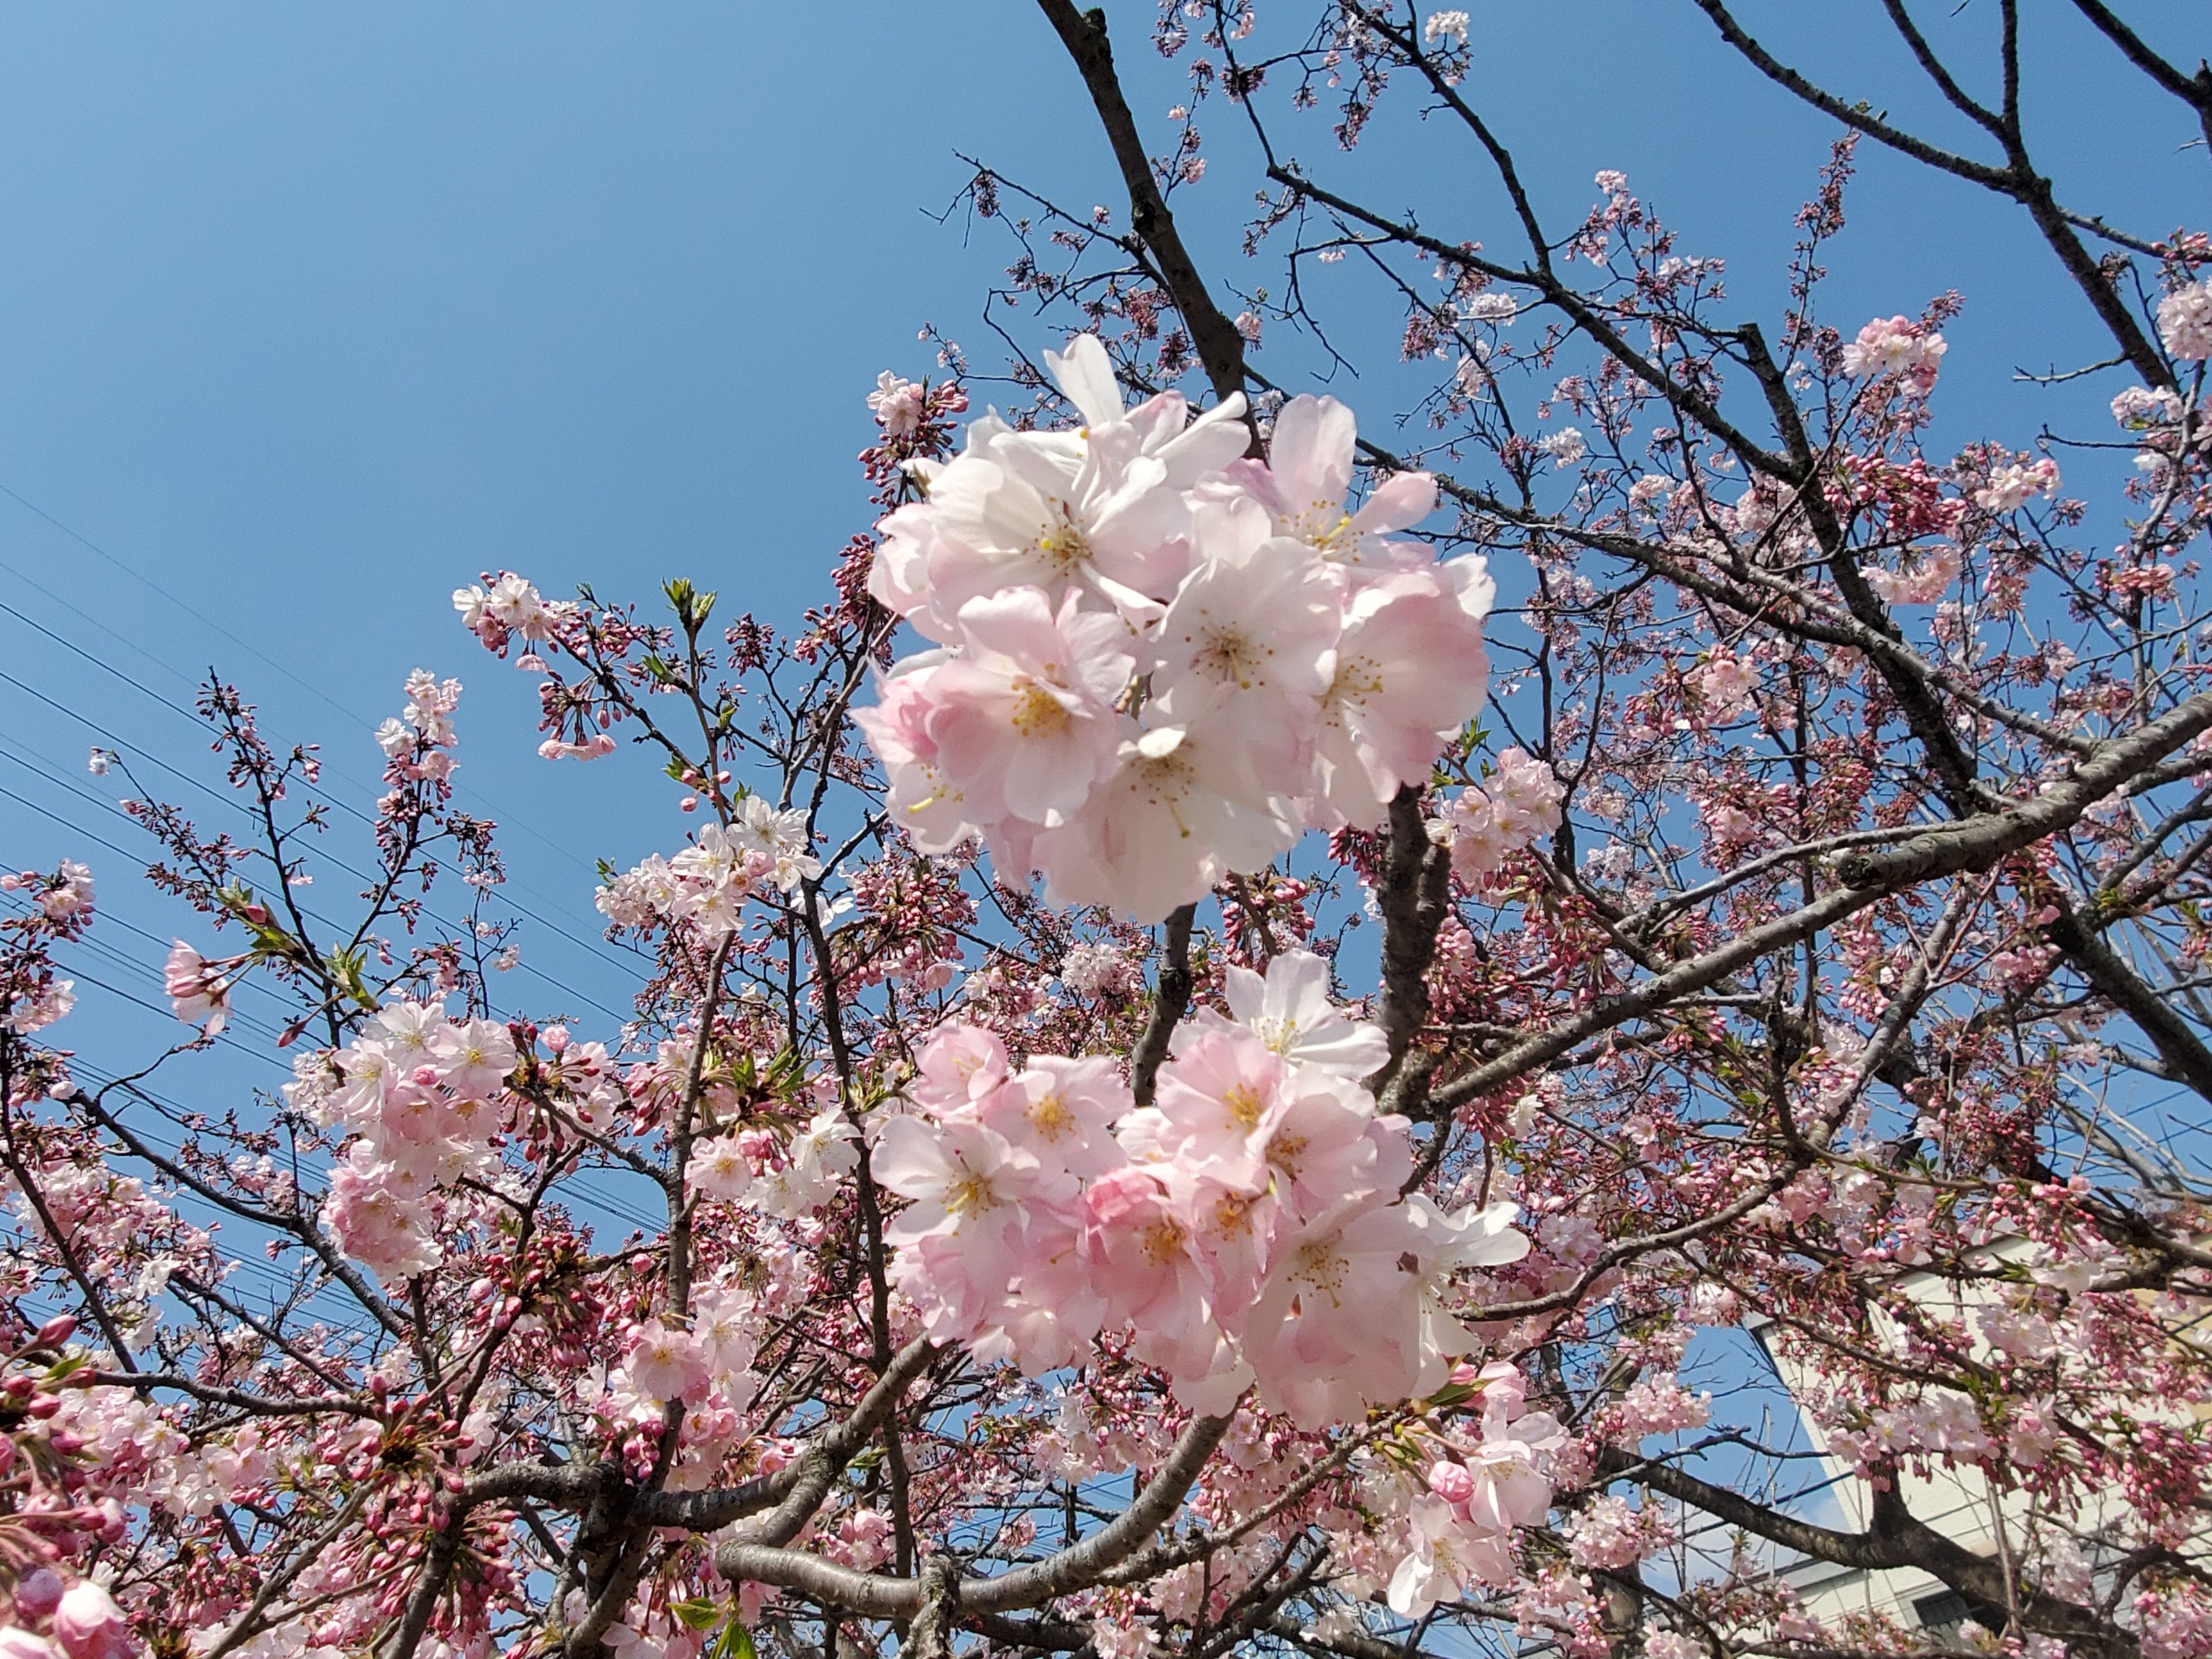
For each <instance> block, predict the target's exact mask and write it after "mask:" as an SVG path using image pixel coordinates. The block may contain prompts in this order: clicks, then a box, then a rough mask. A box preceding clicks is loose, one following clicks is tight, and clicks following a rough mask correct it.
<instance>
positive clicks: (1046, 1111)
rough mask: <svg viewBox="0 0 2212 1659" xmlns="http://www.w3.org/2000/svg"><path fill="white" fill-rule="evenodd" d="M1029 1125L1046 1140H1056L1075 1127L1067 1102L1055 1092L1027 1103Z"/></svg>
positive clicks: (1073, 1117)
mask: <svg viewBox="0 0 2212 1659" xmlns="http://www.w3.org/2000/svg"><path fill="white" fill-rule="evenodd" d="M1028 1117H1029V1127H1030V1128H1032V1129H1034V1130H1036V1131H1037V1133H1038V1134H1040V1135H1042V1136H1044V1137H1045V1139H1046V1140H1047V1141H1057V1140H1059V1139H1060V1137H1061V1136H1063V1135H1065V1134H1067V1133H1068V1132H1069V1131H1070V1130H1071V1129H1073V1128H1074V1127H1075V1114H1074V1113H1072V1112H1070V1111H1069V1110H1068V1106H1067V1103H1066V1102H1065V1101H1063V1100H1062V1099H1061V1098H1060V1096H1059V1095H1057V1094H1046V1095H1045V1096H1044V1097H1043V1098H1042V1099H1038V1100H1033V1101H1031V1102H1030V1103H1029V1113H1028Z"/></svg>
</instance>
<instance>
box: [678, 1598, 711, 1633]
mask: <svg viewBox="0 0 2212 1659" xmlns="http://www.w3.org/2000/svg"><path fill="white" fill-rule="evenodd" d="M668 1611H669V1612H671V1613H673V1614H675V1615H676V1617H677V1618H679V1619H681V1620H683V1621H684V1623H685V1624H688V1625H689V1626H690V1627H691V1628H692V1629H694V1630H711V1629H713V1628H714V1626H715V1625H717V1624H719V1623H721V1622H722V1609H721V1608H720V1607H719V1606H718V1605H716V1604H715V1603H714V1602H712V1601H709V1600H708V1599H706V1598H705V1597H703V1596H695V1597H693V1598H692V1599H690V1600H688V1601H671V1602H669V1603H668Z"/></svg>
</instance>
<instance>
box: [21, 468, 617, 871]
mask: <svg viewBox="0 0 2212 1659" xmlns="http://www.w3.org/2000/svg"><path fill="white" fill-rule="evenodd" d="M0 494H5V495H6V496H8V497H9V498H10V499H11V500H12V501H14V502H15V503H16V504H17V505H18V506H20V507H22V508H23V509H25V510H26V511H27V512H30V513H33V514H35V515H36V516H37V517H40V518H42V519H44V520H45V521H46V522H47V523H48V524H51V525H52V526H53V527H54V528H55V529H57V530H59V531H60V532H61V534H62V535H64V536H66V537H68V538H69V539H70V540H71V541H76V542H77V543H79V544H80V545H81V546H84V547H85V548H87V549H88V550H90V551H91V552H93V553H96V554H98V555H99V556H100V557H101V558H102V559H105V560H106V561H107V562H108V564H109V565H113V566H114V567H115V568H116V569H118V570H120V571H122V572H123V573H124V574H125V575H126V576H129V577H130V578H131V579H132V581H134V582H138V583H140V584H142V585H143V586H145V587H146V588H148V589H152V590H153V591H154V592H156V593H158V594H159V595H160V596H161V597H162V598H163V599H166V600H167V601H168V602H169V603H170V604H172V605H174V606H176V607H177V608H178V609H179V610H180V611H182V612H183V613H185V614H186V615H187V616H190V617H192V618H194V619H195V620H197V621H198V622H200V623H201V624H202V625H203V626H204V627H207V628H210V629H212V630H214V632H216V633H217V634H220V635H221V636H222V637H224V638H226V639H228V640H229V641H230V642H231V643H232V644H234V645H236V646H238V647H239V649H241V650H243V651H245V652H247V653H249V654H250V655H252V657H254V658H256V659H258V660H259V661H262V662H265V663H267V664H268V665H269V666H270V667H271V668H274V669H275V670H276V672H277V673H279V674H281V675H283V676H284V678H285V679H287V680H289V681H291V682H292V683H293V684H294V685H298V686H300V687H301V689H302V690H304V691H306V692H308V693H309V694H311V695H312V696H314V697H315V698H316V699H318V700H319V701H320V702H322V703H323V704H324V705H325V707H327V708H329V709H334V710H335V711H336V712H338V713H340V714H343V715H345V716H346V717H347V718H348V719H349V720H353V721H356V722H359V723H360V724H362V725H364V726H373V725H374V722H373V721H371V720H368V719H365V718H364V717H363V716H362V714H361V713H360V712H359V711H358V710H356V709H348V708H347V707H345V706H344V705H343V704H341V703H339V702H338V701H337V700H336V699H335V698H333V697H332V696H331V695H330V694H329V693H328V692H326V691H325V690H324V689H323V688H322V687H321V686H319V685H315V684H314V683H313V682H311V681H308V680H304V679H301V677H300V676H299V675H298V674H296V673H294V672H293V671H292V670H291V669H290V668H287V667H286V666H284V664H283V663H281V662H279V661H276V659H275V658H274V657H271V656H270V655H269V654H268V653H267V652H265V651H263V650H262V649H261V648H260V647H259V646H257V645H255V644H253V643H252V641H250V640H246V639H241V638H239V637H238V636H237V635H235V634H233V633H231V632H230V631H229V630H228V628H226V627H224V626H223V625H222V624H221V623H220V622H217V621H215V620H214V619H213V618H212V617H210V616H207V615H205V614H204V613H202V612H200V611H198V610H196V609H195V608H194V607H193V606H192V605H191V604H189V603H188V602H186V601H185V600H183V599H181V598H179V597H178V596H177V595H176V594H174V593H172V592H170V591H169V590H168V589H166V588H164V587H162V586H161V585H160V584H159V583H157V582H156V581H155V580H154V579H153V578H152V577H150V576H148V575H146V574H145V573H144V572H143V571H141V570H139V569H137V568H136V567H134V566H133V565H129V564H127V563H125V562H124V561H123V560H122V559H119V558H117V557H116V556H115V555H114V554H112V553H110V552H108V549H107V548H105V547H103V546H101V545H100V544H99V543H98V542H96V541H93V540H92V539H91V538H90V537H88V536H86V535H84V532H82V531H80V530H77V529H75V528H73V527H72V526H70V525H67V524H64V523H62V522H61V520H60V519H59V518H57V517H55V516H54V515H53V514H51V513H49V512H47V511H46V509H45V508H43V507H41V506H39V505H38V504H37V503H36V502H35V501H32V500H30V499H29V498H28V497H26V496H24V495H23V494H22V493H19V492H17V491H15V490H12V489H10V488H9V487H8V486H7V485H6V484H4V483H0ZM16 574H17V575H18V577H19V578H20V579H21V580H23V581H26V582H30V579H29V578H28V577H22V576H21V573H20V572H16ZM30 585H31V586H32V587H34V588H37V589H38V591H39V592H41V593H44V594H45V595H46V597H47V598H49V599H52V600H53V601H54V602H55V603H56V604H58V605H60V606H62V607H63V608H64V609H66V610H69V611H71V612H73V613H76V614H77V615H79V616H83V617H84V620H86V621H87V622H91V623H92V625H93V626H94V627H95V628H98V629H100V630H101V632H103V633H106V634H109V635H110V636H111V637H118V638H120V637H121V636H119V635H115V634H114V631H113V630H112V629H109V628H108V627H107V625H106V624H105V623H102V622H100V621H98V620H97V619H95V618H93V617H90V616H85V615H84V612H82V611H79V610H78V609H77V607H76V606H74V605H71V604H70V603H69V602H68V601H67V600H65V599H62V598H60V596H59V595H57V594H55V593H53V592H51V591H50V590H49V589H45V588H42V587H39V586H38V584H37V583H36V582H30ZM132 649H133V650H135V651H137V652H138V653H139V655H141V656H144V657H147V658H148V659H149V660H150V661H156V662H159V661H160V659H158V658H156V657H153V656H152V654H151V653H149V652H147V651H146V650H145V648H144V647H142V646H138V645H135V644H133V645H132ZM161 665H162V666H163V667H165V668H168V669H169V672H170V673H172V674H175V675H177V676H178V677H179V678H180V679H184V678H188V677H187V676H184V675H183V674H181V672H180V670H178V669H177V668H175V667H173V666H171V665H170V664H168V663H166V662H163V663H162V664H161ZM469 794H470V796H471V797H472V798H476V797H475V796H474V791H473V790H471V791H469ZM487 805H489V803H487ZM519 828H521V829H523V832H524V833H525V834H528V835H530V836H531V837H532V838H533V839H535V840H537V841H540V842H541V843H542V844H543V845H545V846H547V847H549V848H551V849H552V850H553V851H554V852H556V853H559V854H562V855H563V856H564V857H565V858H568V859H571V860H573V861H574V862H575V863H577V864H580V865H582V866H583V867H584V868H585V869H587V870H590V869H593V868H595V865H594V864H593V862H592V860H590V859H589V858H586V857H585V856H584V855H583V854H580V853H577V852H574V851H572V850H571V849H569V848H566V847H564V846H562V845H561V844H560V843H559V842H558V841H555V840H553V839H552V838H551V837H550V836H547V835H545V834H543V833H542V832H541V831H540V830H537V829H531V828H530V827H528V826H527V825H523V826H519Z"/></svg>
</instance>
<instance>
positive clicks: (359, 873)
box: [0, 605, 634, 1024]
mask: <svg viewBox="0 0 2212 1659" xmlns="http://www.w3.org/2000/svg"><path fill="white" fill-rule="evenodd" d="M5 608H6V607H5V606H4V605H0V609H5ZM0 680H4V681H6V682H7V683H8V684H9V685H14V686H15V687H16V688H17V689H19V690H30V688H29V687H27V686H25V685H23V684H22V683H21V682H20V681H18V680H16V679H15V678H14V677H13V676H12V675H11V674H9V673H7V672H6V671H5V670H0ZM30 694H31V695H32V696H34V697H38V698H39V700H40V701H41V702H44V703H46V704H47V705H48V706H49V707H51V708H54V709H58V710H60V712H63V713H71V712H72V711H71V710H68V709H61V706H60V705H59V704H56V703H54V702H53V701H52V699H50V698H46V697H43V696H41V695H40V693H38V692H36V691H30ZM75 717H76V718H80V719H81V718H83V717H82V716H75ZM84 724H85V725H87V726H90V727H91V728H92V730H94V731H96V732H100V733H101V734H102V735H103V736H106V735H108V733H107V732H106V731H105V729H104V728H101V727H99V726H97V725H94V724H93V722H91V721H89V720H87V721H85V722H84ZM25 753H27V754H28V755H29V756H30V757H31V759H29V760H26V759H24V757H23V756H22V755H16V756H12V757H11V758H14V759H15V760H16V761H17V763H18V764H24V765H29V766H31V767H32V769H33V770H35V771H37V772H38V773H39V774H40V775H41V776H43V777H46V778H48V779H49V781H53V782H55V783H58V784H60V786H61V788H63V789H64V790H66V791H68V792H69V793H70V794H72V795H74V796H76V797H77V798H78V799H79V800H81V801H84V802H86V803H87V804H89V805H95V806H98V807H100V808H101V809H102V810H104V811H110V812H113V813H115V814H116V815H117V816H119V817H121V818H123V819H125V820H126V821H127V822H131V823H133V824H135V822H136V821H135V820H134V819H132V818H131V815H130V814H129V813H128V812H125V811H123V809H122V808H121V807H120V806H117V805H115V803H113V802H112V801H108V800H106V799H104V798H102V797H101V796H99V795H96V794H94V793H93V792H92V791H90V790H88V789H85V788H84V787H83V786H82V785H80V784H79V783H78V782H77V781H75V780H73V779H71V778H70V777H68V776H67V775H66V774H65V773H63V772H62V771H61V769H60V762H58V761H56V760H54V759H53V758H52V757H50V756H43V755H40V754H39V753H38V752H37V751H36V750H31V749H28V748H27V749H26V751H25ZM149 758H152V757H149ZM155 764H156V765H158V766H160V767H161V768H162V769H163V770H164V771H167V772H170V773H172V774H173V775H175V776H176V777H178V778H180V779H181V780H182V781H185V782H187V783H189V784H191V785H192V786H193V787H194V788H195V789H198V790H199V791H201V793H203V794H204V795H206V796H208V797H209V798H210V799H211V800H213V801H215V802H216V803H218V804H219V805H223V806H225V807H227V808H229V809H231V810H235V811H238V812H241V813H246V811H247V809H246V807H245V805H244V804H243V803H242V802H239V801H237V800H234V799H232V798H230V797H228V796H225V795H223V794H222V793H221V792H219V791H217V790H215V789H212V788H210V787H209V786H208V785H207V784H205V783H204V782H202V781H200V780H199V779H197V778H194V777H192V776H191V775H190V774H189V773H185V772H180V771H178V769H177V768H176V767H174V766H170V765H169V764H168V763H167V762H165V761H161V760H158V759H156V760H155ZM10 798H11V799H12V800H15V801H18V802H20V803H21V804H22V805H27V806H32V809H33V810H34V811H36V810H39V808H37V807H36V805H33V804H32V803H30V802H26V801H23V799H22V797H20V796H16V795H12V794H11V795H10ZM247 816H248V817H249V819H251V814H250V813H247ZM364 822H368V823H372V824H373V822H374V821H373V820H370V819H364ZM72 828H73V829H74V828H77V826H74V825H73V826H72ZM86 833H89V831H86ZM92 838H93V839H94V840H99V841H100V844H101V845H102V846H104V847H107V848H108V850H109V851H111V852H114V853H116V854H120V855H121V856H123V857H125V858H128V859H131V860H132V862H136V861H138V858H139V854H133V853H130V852H126V851H125V850H124V849H122V848H120V847H117V846H116V845H115V844H114V843H113V842H111V841H105V840H101V838H100V837H98V836H93V837H92ZM318 855H319V856H321V857H323V858H325V859H326V860H327V861H328V862H329V863H331V864H333V865H335V866H336V867H337V868H338V869H340V870H343V871H345V872H346V873H347V874H349V875H350V876H352V877H353V878H355V879H357V880H360V881H364V882H367V883H369V885H370V886H372V887H373V886H375V885H376V883H377V882H378V880H379V879H380V878H377V877H373V876H371V875H369V874H368V873H367V872H366V871H363V870H362V869H360V868H359V867H358V866H356V865H353V864H349V863H348V862H347V861H346V860H345V859H344V858H341V857H339V856H338V855H337V854H335V853H332V852H330V851H329V850H328V849H327V848H319V849H318ZM302 910H303V912H304V913H305V914H306V915H308V916H309V917H310V918H311V919H312V920H314V921H317V922H320V923H321V924H322V925H323V926H325V927H327V928H329V929H331V931H332V933H333V934H334V935H336V936H340V937H343V936H344V935H345V932H346V930H345V929H344V928H343V927H342V926H340V925H339V924H337V923H335V922H333V921H330V920H329V919H328V918H326V917H323V916H319V915H316V914H315V913H314V912H313V911H312V910H307V909H306V908H305V906H302ZM425 910H426V913H427V914H428V915H429V916H430V917H431V919H432V920H433V921H436V922H439V923H441V924H443V925H444V926H446V927H449V928H453V929H455V930H457V931H458V930H463V929H465V928H466V927H467V925H466V924H464V923H461V922H457V921H454V920H453V919H452V918H450V917H446V916H441V915H439V914H438V912H436V911H434V910H428V908H427V906H425ZM546 926H553V925H552V924H550V923H547V924H546ZM555 931H560V929H559V928H555ZM571 937H572V936H571ZM602 960H610V961H611V960H612V959H611V958H605V957H602ZM516 966H517V968H518V969H519V970H521V971H522V972H523V973H526V974H530V975H531V976H532V977H533V978H537V979H541V980H542V981H544V983H546V984H547V985H550V986H552V987H553V988H554V989H555V990H556V991H559V992H562V993H564V994H566V995H569V996H574V997H576V998H579V999H580V1000H581V1001H583V1002H584V1003H585V1005H587V1006H588V1007H590V1008H594V1009H596V1010H597V1011H598V1012H599V1013H601V1014H604V1015H606V1016H607V1017H608V1018H609V1019H611V1020H613V1021H614V1022H616V1023H617V1024H622V1023H626V1022H628V1021H629V1020H630V1019H631V1018H633V1017H634V1016H632V1015H628V1014H623V1013H620V1012H618V1011H617V1010H615V1009H613V1008H610V1007H609V1006H608V1005H607V1004H606V1003H604V1002H601V1001H599V1000H598V999H597V998H592V997H589V996H585V995H584V994H583V993H582V992H580V991H578V990H577V989H576V988H575V987H574V986H573V985H571V984H569V983H567V982H566V981H564V980H561V979H557V978H555V977H554V976H553V975H551V974H547V973H546V972H544V971H543V970H542V969H541V968H539V967H538V966H537V965H536V964H535V963H533V962H530V961H527V960H524V961H518V962H517V964H516Z"/></svg>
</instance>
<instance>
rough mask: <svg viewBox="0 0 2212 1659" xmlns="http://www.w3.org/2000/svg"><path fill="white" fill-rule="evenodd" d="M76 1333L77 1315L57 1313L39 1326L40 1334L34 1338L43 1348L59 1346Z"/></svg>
mask: <svg viewBox="0 0 2212 1659" xmlns="http://www.w3.org/2000/svg"><path fill="white" fill-rule="evenodd" d="M76 1334H77V1316H76V1315H75V1314H73V1313H57V1314H55V1315H54V1317H53V1318H51V1319H49V1320H47V1321H46V1323H45V1324H43V1325H41V1326H39V1327H38V1334H37V1335H36V1336H34V1337H33V1338H32V1340H33V1341H34V1342H36V1343H37V1344H38V1346H39V1347H41V1348H59V1347H60V1346H61V1344H62V1343H64V1342H66V1341H68V1340H69V1338H70V1337H72V1336H74V1335H76Z"/></svg>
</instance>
